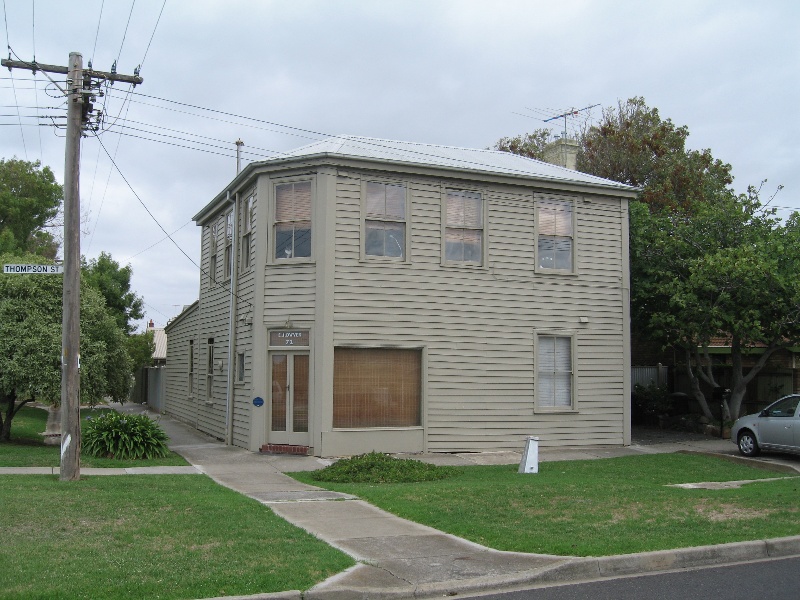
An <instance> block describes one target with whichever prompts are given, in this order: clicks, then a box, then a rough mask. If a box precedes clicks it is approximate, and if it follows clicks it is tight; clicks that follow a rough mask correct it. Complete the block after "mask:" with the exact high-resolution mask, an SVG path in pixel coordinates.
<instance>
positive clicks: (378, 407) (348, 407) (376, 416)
mask: <svg viewBox="0 0 800 600" xmlns="http://www.w3.org/2000/svg"><path fill="white" fill-rule="evenodd" d="M421 390H422V352H421V351H419V350H401V349H395V348H336V349H335V350H334V361H333V426H334V427H336V428H366V427H417V426H420V425H421V424H422V422H421V412H422V411H421V400H422V392H421Z"/></svg>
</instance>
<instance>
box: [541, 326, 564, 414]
mask: <svg viewBox="0 0 800 600" xmlns="http://www.w3.org/2000/svg"><path fill="white" fill-rule="evenodd" d="M538 344H539V349H538V353H537V359H538V363H539V366H538V368H537V371H536V374H537V379H538V381H537V382H536V395H537V403H538V406H539V408H555V409H559V408H560V409H571V408H572V407H573V405H572V398H573V390H572V388H573V369H572V338H571V337H568V336H556V335H540V336H539V338H538Z"/></svg>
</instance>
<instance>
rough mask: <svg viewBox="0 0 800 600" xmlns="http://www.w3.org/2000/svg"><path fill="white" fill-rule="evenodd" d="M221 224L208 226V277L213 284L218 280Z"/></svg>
mask: <svg viewBox="0 0 800 600" xmlns="http://www.w3.org/2000/svg"><path fill="white" fill-rule="evenodd" d="M218 232H219V226H218V224H217V223H214V224H213V225H211V226H210V227H209V228H208V235H209V240H208V279H209V283H210V284H213V283H215V282H216V281H217V234H218Z"/></svg>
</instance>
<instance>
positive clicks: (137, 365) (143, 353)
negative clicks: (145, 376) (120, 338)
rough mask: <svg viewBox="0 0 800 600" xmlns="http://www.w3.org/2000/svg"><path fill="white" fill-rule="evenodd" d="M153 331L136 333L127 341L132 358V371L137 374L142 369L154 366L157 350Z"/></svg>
mask: <svg viewBox="0 0 800 600" xmlns="http://www.w3.org/2000/svg"><path fill="white" fill-rule="evenodd" d="M154 337H155V336H154V335H153V332H152V331H145V332H144V333H134V334H132V335H129V336H128V337H127V338H126V339H125V344H126V345H127V348H128V355H129V356H130V357H131V369H132V370H133V372H134V373H135V372H136V371H138V370H139V369H141V368H142V367H152V366H153V352H155V350H156V344H155V341H154Z"/></svg>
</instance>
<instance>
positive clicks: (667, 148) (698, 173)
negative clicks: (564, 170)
mask: <svg viewBox="0 0 800 600" xmlns="http://www.w3.org/2000/svg"><path fill="white" fill-rule="evenodd" d="M688 137H689V129H688V127H686V126H685V125H682V126H680V127H678V126H676V125H675V124H674V123H673V122H672V121H671V120H670V119H666V120H664V119H662V118H661V116H660V115H659V112H658V109H656V108H650V107H648V106H647V104H646V103H645V101H644V98H641V97H636V98H630V99H629V100H627V101H625V102H619V103H618V104H617V107H616V108H614V107H610V108H606V109H604V110H603V116H602V118H601V119H600V122H599V124H597V125H595V126H592V127H590V128H588V129H587V130H586V131H585V132H584V134H583V135H582V136H581V139H580V140H579V142H580V149H579V151H578V158H577V168H578V170H579V171H582V172H584V173H589V174H591V175H597V176H598V177H605V178H606V179H612V180H614V181H619V182H621V183H627V184H628V185H632V186H634V187H638V188H641V194H640V198H639V199H640V200H641V201H642V202H644V203H645V204H647V205H648V206H650V207H651V209H653V210H657V209H660V208H681V209H684V210H685V209H688V208H689V207H690V206H691V205H692V204H693V203H694V202H703V201H710V200H712V199H713V198H714V197H715V196H716V195H717V194H720V193H723V192H724V191H725V190H726V189H727V187H728V186H729V185H730V184H731V183H732V181H733V177H732V176H731V166H730V165H729V164H725V163H723V162H722V161H720V160H717V159H715V158H714V157H713V156H712V155H711V151H710V150H700V151H698V150H689V149H687V148H686V139H687V138H688Z"/></svg>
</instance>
